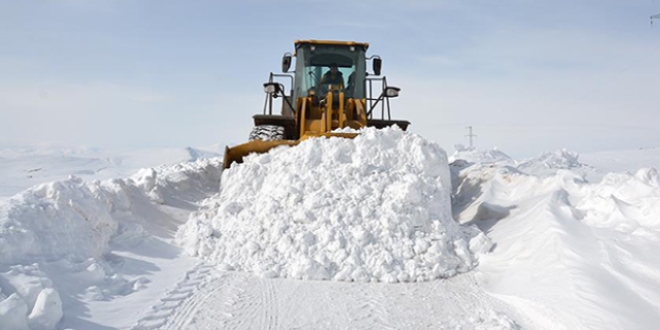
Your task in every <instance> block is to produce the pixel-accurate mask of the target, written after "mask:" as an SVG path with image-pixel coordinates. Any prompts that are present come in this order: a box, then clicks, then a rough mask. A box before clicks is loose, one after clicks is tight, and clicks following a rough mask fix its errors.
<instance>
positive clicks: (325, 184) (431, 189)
mask: <svg viewBox="0 0 660 330" xmlns="http://www.w3.org/2000/svg"><path fill="white" fill-rule="evenodd" d="M450 189H451V184H450V177H449V170H448V165H447V157H446V154H445V152H444V150H442V149H441V148H440V147H439V146H438V145H436V144H434V143H430V142H428V141H426V140H424V139H423V138H421V137H419V136H417V135H414V134H409V133H406V132H404V131H401V130H400V129H398V128H388V129H383V130H376V129H365V130H363V131H362V134H360V135H359V136H358V137H356V138H355V139H343V138H330V139H325V138H315V139H308V140H305V141H303V142H302V143H300V144H299V145H298V146H297V147H295V148H287V147H280V148H276V149H274V150H272V151H271V152H269V153H267V154H262V155H252V156H250V157H247V158H246V159H245V163H244V164H242V165H240V166H233V167H232V168H230V169H229V170H226V171H225V172H224V173H223V176H222V189H221V191H220V194H218V195H217V196H215V197H213V198H211V199H210V200H209V201H208V205H207V208H206V209H205V210H202V211H200V212H197V213H194V214H192V215H191V218H190V220H189V221H188V222H187V223H186V225H185V226H182V228H181V229H180V230H179V232H178V233H177V239H178V241H179V242H180V244H182V245H183V246H184V247H185V248H186V250H187V251H189V253H191V254H193V255H199V256H201V257H203V258H205V259H208V260H211V261H213V262H215V263H218V264H220V265H222V266H223V267H225V268H227V269H236V270H242V271H252V272H255V273H258V274H261V275H263V276H267V277H290V278H300V279H316V280H326V279H332V280H338V281H382V282H399V281H401V282H406V281H428V280H431V279H435V278H439V277H448V276H452V275H455V274H456V273H459V272H465V271H468V270H470V269H471V268H473V267H474V266H475V265H476V263H477V261H476V256H475V252H480V251H483V250H485V249H488V247H489V246H488V245H489V243H488V242H487V238H486V237H485V236H484V235H483V234H481V233H480V232H479V231H478V230H476V229H475V228H469V227H460V226H459V225H458V224H457V223H455V222H454V220H453V219H452V215H451V206H450Z"/></svg>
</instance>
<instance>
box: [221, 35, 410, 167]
mask: <svg viewBox="0 0 660 330" xmlns="http://www.w3.org/2000/svg"><path fill="white" fill-rule="evenodd" d="M294 45H295V53H294V54H291V53H286V54H284V56H283V58H282V72H283V73H282V74H274V73H271V74H270V77H269V79H268V82H267V83H265V84H264V91H265V92H266V94H267V95H266V101H265V104H264V111H263V114H261V115H255V116H253V118H254V125H255V127H254V129H253V131H252V132H251V133H250V141H249V142H247V143H244V144H241V145H238V146H235V147H232V148H229V147H227V148H226V149H225V156H224V164H223V165H224V168H229V166H231V164H232V163H234V162H236V163H240V162H242V161H243V157H245V156H247V155H248V154H250V153H265V152H268V150H270V149H272V148H274V147H277V146H281V145H288V146H294V145H296V144H298V143H299V142H300V141H301V140H304V139H306V138H309V137H323V136H324V137H331V136H337V137H344V138H354V137H355V136H356V135H357V134H355V133H342V132H333V131H334V130H336V129H338V128H347V127H350V128H353V129H360V128H362V127H376V128H383V127H387V126H392V125H398V126H399V127H400V128H401V129H403V130H406V129H407V128H408V125H410V123H409V122H408V121H405V120H392V119H391V117H390V103H389V99H390V98H393V97H397V96H398V95H399V91H400V89H399V88H397V87H393V86H388V85H387V80H386V79H385V77H380V71H381V66H382V60H381V59H380V57H378V56H371V57H367V55H366V53H367V48H369V44H368V43H364V42H352V41H328V40H296V41H295V42H294ZM293 57H295V58H296V61H295V70H294V71H293V72H290V71H289V70H290V69H291V64H292V60H293ZM368 61H371V64H372V73H369V72H367V62H368ZM282 80H288V81H289V82H290V83H291V87H290V89H289V93H288V94H287V93H286V88H285V85H284V84H283V83H281V82H279V81H282ZM277 98H281V99H282V110H281V113H280V114H279V115H274V114H273V101H274V99H277ZM378 110H380V111H378ZM377 112H380V117H379V118H374V117H375V114H376V113H377Z"/></svg>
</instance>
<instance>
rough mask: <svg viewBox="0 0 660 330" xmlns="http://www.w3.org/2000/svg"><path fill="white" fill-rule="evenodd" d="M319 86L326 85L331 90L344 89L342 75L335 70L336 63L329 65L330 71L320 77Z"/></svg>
mask: <svg viewBox="0 0 660 330" xmlns="http://www.w3.org/2000/svg"><path fill="white" fill-rule="evenodd" d="M321 85H322V86H324V85H328V86H331V87H332V88H333V89H343V88H344V75H343V74H342V73H341V71H339V69H338V68H337V63H332V64H330V70H328V71H327V72H326V73H325V74H324V75H323V77H321Z"/></svg>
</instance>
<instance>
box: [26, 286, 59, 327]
mask: <svg viewBox="0 0 660 330" xmlns="http://www.w3.org/2000/svg"><path fill="white" fill-rule="evenodd" d="M62 316H63V313H62V299H60V295H59V293H57V291H55V290H54V289H51V288H48V289H43V290H41V292H40V293H39V296H38V297H37V301H36V303H35V305H34V308H33V309H32V312H31V313H30V316H28V322H29V324H30V329H31V330H49V329H54V328H55V326H56V325H57V323H59V322H60V320H61V319H62Z"/></svg>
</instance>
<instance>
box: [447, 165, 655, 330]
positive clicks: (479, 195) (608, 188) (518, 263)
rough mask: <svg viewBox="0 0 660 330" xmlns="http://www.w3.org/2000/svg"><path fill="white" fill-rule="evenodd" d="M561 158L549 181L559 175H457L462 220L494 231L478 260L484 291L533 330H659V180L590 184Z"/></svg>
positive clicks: (651, 175) (501, 169)
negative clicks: (505, 304) (486, 251)
mask: <svg viewBox="0 0 660 330" xmlns="http://www.w3.org/2000/svg"><path fill="white" fill-rule="evenodd" d="M556 155H557V156H560V158H564V159H566V158H567V159H566V160H569V162H564V161H559V162H557V161H548V162H546V164H549V166H548V167H547V169H548V170H549V172H547V173H551V172H554V173H555V174H547V173H546V174H544V175H531V174H528V173H523V172H521V171H520V170H518V169H516V168H514V167H511V166H499V165H495V166H493V165H492V164H473V165H468V166H465V167H462V168H459V170H460V171H459V173H458V178H457V180H456V181H457V183H458V184H457V185H456V188H455V191H454V194H455V196H456V198H455V199H454V210H455V211H456V217H457V218H458V219H459V220H460V221H461V222H468V223H476V224H477V225H479V226H480V227H481V228H482V229H483V230H487V231H488V236H489V238H491V239H492V240H493V242H494V244H495V248H493V250H492V251H491V253H489V254H486V255H484V256H483V257H482V258H480V260H479V262H480V265H479V270H480V272H481V274H482V275H483V280H484V284H485V285H486V288H487V289H488V290H489V291H490V292H491V293H493V294H496V295H497V297H499V298H501V299H503V300H504V301H506V302H508V303H510V304H511V305H513V306H514V307H516V308H518V309H519V310H520V311H522V312H523V313H525V314H526V315H528V316H529V317H530V318H531V319H532V320H533V322H534V323H533V324H528V325H527V327H529V328H535V329H536V328H543V329H642V328H647V327H648V326H649V325H651V324H657V323H658V322H660V271H659V270H658V267H657V265H660V255H658V253H657V251H658V249H660V233H659V231H658V229H660V220H659V219H660V207H658V205H660V199H659V198H660V185H659V183H660V179H659V177H658V173H657V171H656V170H654V169H648V168H647V169H641V170H639V171H638V172H637V173H635V174H608V175H606V176H605V177H604V178H603V180H602V181H600V182H598V183H589V182H588V181H586V180H585V179H584V175H583V174H581V173H579V172H578V171H575V170H576V169H580V168H581V167H580V166H578V165H577V163H576V162H575V161H577V159H576V157H564V156H566V154H564V156H562V155H560V154H556ZM568 156H571V155H570V154H569V155H568ZM551 158H553V157H547V158H545V159H547V160H550V159H551ZM567 166H568V167H570V169H566V167H567Z"/></svg>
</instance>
